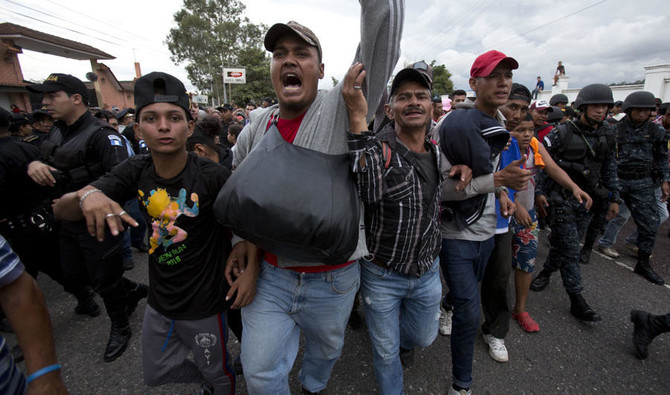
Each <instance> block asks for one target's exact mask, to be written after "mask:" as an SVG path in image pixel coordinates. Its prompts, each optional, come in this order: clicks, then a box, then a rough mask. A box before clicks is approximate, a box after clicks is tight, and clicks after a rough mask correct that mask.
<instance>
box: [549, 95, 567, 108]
mask: <svg viewBox="0 0 670 395" xmlns="http://www.w3.org/2000/svg"><path fill="white" fill-rule="evenodd" d="M568 102H570V100H568V97H567V96H565V95H564V94H562V93H559V94H557V95H554V96H552V97H551V99H549V104H551V105H552V106H555V105H557V104H558V103H565V104H568Z"/></svg>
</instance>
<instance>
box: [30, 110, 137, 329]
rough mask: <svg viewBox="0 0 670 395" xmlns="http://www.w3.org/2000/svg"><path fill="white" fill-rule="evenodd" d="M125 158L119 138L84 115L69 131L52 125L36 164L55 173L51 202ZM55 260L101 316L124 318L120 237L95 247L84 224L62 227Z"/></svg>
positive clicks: (125, 286)
mask: <svg viewBox="0 0 670 395" xmlns="http://www.w3.org/2000/svg"><path fill="white" fill-rule="evenodd" d="M127 157H128V152H127V150H126V147H125V145H124V143H123V140H122V138H121V136H120V135H119V134H118V133H117V132H116V130H114V129H113V128H111V127H110V126H109V125H107V124H105V123H103V122H101V121H100V119H98V118H95V117H94V116H93V115H91V114H90V113H89V112H88V111H86V112H85V113H84V114H83V115H82V116H81V117H80V118H79V119H78V120H77V121H75V122H74V123H73V124H72V125H69V126H68V125H66V124H65V123H64V122H56V123H55V124H54V127H53V128H52V129H51V131H50V133H49V138H48V139H47V140H46V141H45V142H44V143H43V144H42V147H41V160H42V162H44V163H47V164H49V165H51V166H53V167H55V168H56V169H58V172H57V174H55V178H56V186H55V187H54V190H53V191H52V192H53V193H54V197H58V196H61V195H62V194H64V193H67V192H72V191H76V190H79V189H81V188H82V187H84V186H86V185H88V184H90V183H91V182H93V181H95V180H96V179H98V178H99V177H100V176H102V175H103V174H105V172H107V171H109V170H110V169H111V168H112V167H114V166H115V165H116V164H118V163H119V162H121V161H123V160H124V159H126V158H127ZM60 242H61V258H62V262H63V270H64V272H65V275H66V277H67V278H68V279H69V280H71V281H72V282H73V283H75V284H78V285H80V286H81V285H83V284H86V283H88V282H89V281H90V283H91V285H92V286H93V289H94V290H95V291H96V292H98V293H99V294H100V296H102V298H103V300H104V302H105V307H106V308H107V313H108V314H109V316H110V317H111V318H112V321H114V315H115V314H116V315H124V316H125V314H126V304H127V300H126V293H127V292H128V290H130V289H134V288H136V287H137V284H135V283H133V282H132V281H130V280H127V279H125V278H123V266H122V259H121V250H122V242H123V237H122V236H121V235H119V236H116V237H115V236H112V234H111V233H110V232H109V230H108V229H107V230H106V234H105V239H104V241H102V242H100V241H98V240H96V238H95V237H93V236H91V235H90V234H89V233H88V230H87V228H86V221H85V220H80V221H76V222H67V221H64V222H63V223H62V224H61V229H60Z"/></svg>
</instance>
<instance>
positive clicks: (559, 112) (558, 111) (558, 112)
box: [547, 106, 565, 123]
mask: <svg viewBox="0 0 670 395" xmlns="http://www.w3.org/2000/svg"><path fill="white" fill-rule="evenodd" d="M551 108H552V109H553V110H552V111H549V113H548V114H547V122H549V123H552V122H558V121H560V120H561V119H563V114H565V113H564V112H563V109H562V108H560V107H557V106H551Z"/></svg>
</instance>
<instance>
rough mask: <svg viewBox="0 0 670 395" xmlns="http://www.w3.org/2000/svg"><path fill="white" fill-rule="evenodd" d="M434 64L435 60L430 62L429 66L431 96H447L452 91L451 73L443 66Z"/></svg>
mask: <svg viewBox="0 0 670 395" xmlns="http://www.w3.org/2000/svg"><path fill="white" fill-rule="evenodd" d="M435 63H436V61H435V60H433V61H432V62H430V66H431V67H432V68H433V94H434V95H449V94H451V92H453V91H454V83H453V82H451V73H450V72H449V70H447V66H445V65H443V64H440V65H435Z"/></svg>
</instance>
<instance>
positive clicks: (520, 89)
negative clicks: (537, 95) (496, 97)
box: [507, 82, 532, 103]
mask: <svg viewBox="0 0 670 395" xmlns="http://www.w3.org/2000/svg"><path fill="white" fill-rule="evenodd" d="M507 100H523V101H527V102H528V103H530V102H531V100H532V99H531V96H530V91H529V90H528V88H526V87H525V86H524V85H522V84H519V83H516V82H515V83H513V84H512V89H511V90H510V93H509V98H508V99H507Z"/></svg>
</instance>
